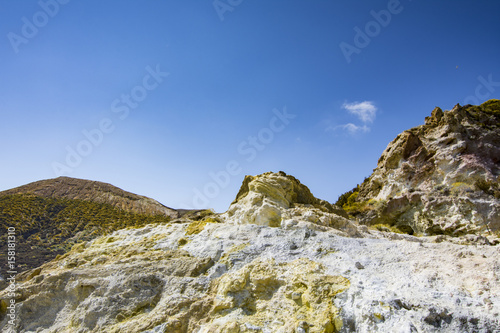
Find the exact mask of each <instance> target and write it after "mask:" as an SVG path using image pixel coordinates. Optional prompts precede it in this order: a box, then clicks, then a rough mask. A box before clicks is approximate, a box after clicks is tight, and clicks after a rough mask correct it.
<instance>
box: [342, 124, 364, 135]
mask: <svg viewBox="0 0 500 333" xmlns="http://www.w3.org/2000/svg"><path fill="white" fill-rule="evenodd" d="M336 128H342V129H343V130H346V131H347V132H349V134H352V135H354V134H356V133H358V132H369V131H370V128H369V127H368V126H366V125H363V126H357V125H355V124H353V123H347V124H343V125H338V126H337V127H336Z"/></svg>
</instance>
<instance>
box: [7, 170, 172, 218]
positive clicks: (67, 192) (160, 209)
mask: <svg viewBox="0 0 500 333" xmlns="http://www.w3.org/2000/svg"><path fill="white" fill-rule="evenodd" d="M13 194H33V195H35V196H39V197H43V198H59V199H71V200H85V201H93V202H97V203H106V204H110V205H111V206H113V207H116V208H119V209H122V210H125V211H129V212H133V213H137V214H144V215H163V216H168V217H171V218H176V217H178V216H179V213H178V212H177V210H175V209H172V208H169V207H167V206H165V205H162V204H161V203H159V202H158V201H156V200H154V199H151V198H148V197H145V196H142V195H137V194H134V193H131V192H127V191H124V190H122V189H120V188H118V187H116V186H113V185H111V184H107V183H102V182H97V181H91V180H85V179H77V178H70V177H58V178H54V179H47V180H41V181H38V182H34V183H30V184H27V185H23V186H20V187H16V188H13V189H10V190H7V191H2V192H0V197H3V196H7V195H13Z"/></svg>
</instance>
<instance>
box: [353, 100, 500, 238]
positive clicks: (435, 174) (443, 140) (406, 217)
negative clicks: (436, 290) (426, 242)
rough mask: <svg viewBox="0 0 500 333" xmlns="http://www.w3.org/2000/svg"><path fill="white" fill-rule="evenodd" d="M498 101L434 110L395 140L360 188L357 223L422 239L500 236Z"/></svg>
mask: <svg viewBox="0 0 500 333" xmlns="http://www.w3.org/2000/svg"><path fill="white" fill-rule="evenodd" d="M499 123H500V101H498V100H491V101H488V102H486V103H484V104H482V105H480V106H472V105H468V106H464V107H461V106H459V105H457V106H455V107H454V108H453V109H452V110H450V111H445V112H443V111H442V110H441V109H439V108H436V109H434V111H433V112H432V115H431V117H428V118H426V122H425V124H424V125H421V126H419V127H415V128H412V129H410V130H408V131H405V132H403V133H401V134H400V135H398V137H397V138H396V139H394V141H392V142H391V143H390V144H389V145H388V146H387V148H386V149H385V151H384V153H383V154H382V156H381V157H380V159H379V161H378V165H377V168H376V169H375V170H374V172H373V174H372V175H371V176H370V177H369V178H368V179H367V180H366V181H365V182H364V183H363V184H362V185H361V186H360V189H359V195H358V197H357V199H356V200H357V202H358V203H363V204H366V206H365V209H364V212H363V214H360V215H359V216H358V217H359V219H360V222H361V223H364V224H370V225H373V224H389V225H396V226H399V227H400V228H401V229H402V230H403V231H406V232H410V233H413V232H415V233H418V234H448V235H463V234H490V233H495V232H498V231H500V200H499V199H500V183H499V180H500V127H499Z"/></svg>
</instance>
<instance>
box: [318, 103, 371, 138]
mask: <svg viewBox="0 0 500 333" xmlns="http://www.w3.org/2000/svg"><path fill="white" fill-rule="evenodd" d="M342 109H344V110H347V111H348V112H349V114H351V115H354V116H356V117H357V118H358V119H359V120H360V121H361V122H362V124H354V123H347V124H341V125H330V126H327V127H326V131H327V132H330V131H331V132H335V131H345V132H347V134H349V135H356V134H358V133H366V132H369V131H370V127H369V126H368V125H369V124H371V123H373V122H374V121H375V118H376V117H377V110H378V109H377V107H376V106H375V104H374V103H373V102H371V101H364V102H353V103H348V102H345V103H344V104H343V105H342Z"/></svg>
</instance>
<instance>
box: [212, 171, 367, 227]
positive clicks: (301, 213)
mask: <svg viewBox="0 0 500 333" xmlns="http://www.w3.org/2000/svg"><path fill="white" fill-rule="evenodd" d="M221 218H223V219H224V221H225V222H226V223H236V224H258V225H265V226H270V227H287V226H295V225H297V224H299V223H304V222H305V223H310V224H313V227H317V228H321V227H329V228H335V229H336V230H338V231H339V233H341V234H343V235H350V236H360V235H361V230H360V229H359V227H358V226H356V225H355V224H354V223H353V222H352V221H350V220H348V219H347V214H346V212H345V211H344V210H342V209H341V208H340V207H337V206H335V205H332V204H330V203H329V202H327V201H325V200H321V199H318V198H316V197H314V196H313V195H312V194H311V191H310V190H309V189H308V188H307V186H305V185H303V184H301V183H300V182H299V181H298V180H297V179H296V178H295V177H293V176H290V175H287V174H286V173H284V172H282V171H280V172H278V173H273V172H267V173H264V174H262V175H258V176H246V177H245V180H244V181H243V184H242V186H241V189H240V191H239V193H238V195H237V196H236V200H235V201H234V202H233V203H232V204H231V206H230V207H229V209H228V210H227V212H226V213H224V214H222V215H221Z"/></svg>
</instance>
